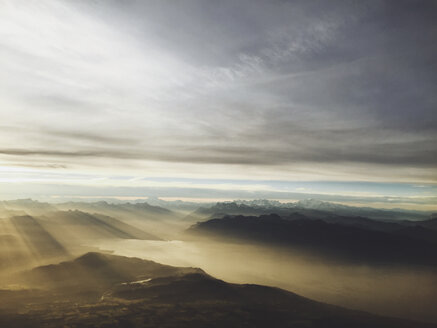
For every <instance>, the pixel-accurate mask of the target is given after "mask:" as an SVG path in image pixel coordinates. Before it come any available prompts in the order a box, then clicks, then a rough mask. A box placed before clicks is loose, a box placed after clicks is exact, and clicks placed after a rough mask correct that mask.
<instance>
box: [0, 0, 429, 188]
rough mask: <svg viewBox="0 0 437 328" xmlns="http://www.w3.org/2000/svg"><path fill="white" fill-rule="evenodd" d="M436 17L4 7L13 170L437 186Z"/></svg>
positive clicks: (308, 9)
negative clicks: (382, 181)
mask: <svg viewBox="0 0 437 328" xmlns="http://www.w3.org/2000/svg"><path fill="white" fill-rule="evenodd" d="M436 14H437V6H436V3H435V2H433V1H421V0H419V1H402V0H401V1H394V0H393V1H371V2H367V1H366V2H363V1H329V2H326V1H317V0H315V1H279V0H274V1H268V2H267V1H249V0H241V1H220V2H208V1H200V0H199V1H184V2H164V1H157V0H155V1H152V0H150V1H135V0H128V1H99V0H97V1H69V0H59V1H44V0H42V1H32V2H29V1H24V0H23V1H21V0H14V1H12V0H11V1H7V0H5V1H1V2H0V122H1V123H0V124H1V126H0V164H1V163H3V165H7V166H12V167H14V166H16V167H17V166H20V167H22V166H29V167H35V166H40V167H47V168H55V167H57V168H60V169H62V170H70V172H84V171H96V170H100V169H101V168H102V167H105V168H106V169H107V170H108V171H113V172H115V173H122V172H129V173H133V172H136V174H139V173H138V172H142V173H141V174H147V173H144V172H153V175H158V176H159V175H162V176H165V175H167V176H175V175H178V176H181V175H184V174H187V175H198V176H206V175H213V176H214V175H215V176H217V177H222V178H226V177H230V176H233V175H235V174H240V175H241V177H242V178H248V177H250V176H251V175H252V173H253V172H256V174H258V175H261V176H262V177H264V178H266V177H268V176H274V177H275V178H278V179H302V177H303V178H308V179H322V180H323V179H327V180H335V179H341V180H369V181H379V180H380V179H382V180H385V181H387V180H388V181H413V182H414V181H421V182H434V183H435V182H437V174H436V172H437V110H436V108H437V106H436V105H437V99H436V95H437V90H436V85H437V83H436V82H437V81H436V79H437V74H436V63H437V61H436V58H437V42H435V41H436V40H435V35H437V27H436V24H435V21H434V18H435V15H436ZM255 178H256V177H255Z"/></svg>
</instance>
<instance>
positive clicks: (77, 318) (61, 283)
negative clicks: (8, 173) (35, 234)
mask: <svg viewBox="0 0 437 328" xmlns="http://www.w3.org/2000/svg"><path fill="white" fill-rule="evenodd" d="M20 279H25V281H26V282H27V284H30V283H33V284H35V286H39V287H38V288H39V289H37V290H32V289H23V290H15V291H13V290H9V291H7V290H0V300H1V301H2V302H0V325H1V326H2V327H6V328H8V327H17V325H18V326H20V327H60V326H65V325H68V326H77V327H156V326H160V327H205V326H208V327H320V328H322V327H323V328H326V327H328V328H329V327H336V328H341V327H363V328H364V327H369V328H370V327H371V328H375V327H376V328H378V327H380V328H390V327H393V328H395V327H396V328H402V327H404V328H407V327H408V328H410V327H411V328H413V327H414V328H425V327H429V328H431V327H436V326H435V325H432V324H421V323H418V322H412V321H407V320H399V319H390V318H384V317H379V316H374V315H370V314H367V313H364V312H359V311H352V310H346V309H344V308H340V307H335V306H332V305H327V304H323V303H319V302H315V301H311V300H309V299H307V298H304V297H301V296H298V295H296V294H293V293H290V292H286V291H284V290H281V289H277V288H271V287H265V286H260V285H238V284H229V283H226V282H224V281H222V280H218V279H215V278H213V277H211V276H209V275H207V274H205V273H204V272H203V271H202V270H200V269H193V268H177V267H171V266H166V265H161V264H158V263H155V262H151V261H145V260H140V259H136V258H126V257H120V256H113V255H106V254H99V253H88V254H85V255H83V256H81V257H79V258H77V259H75V260H74V261H70V262H63V263H60V264H57V265H50V266H44V267H38V268H36V269H34V270H31V271H27V272H25V273H23V274H22V276H21V277H20V278H18V279H17V280H18V281H19V280H20ZM81 291H82V293H81ZM6 300H9V302H5V301H6ZM60 300H62V301H61V302H60ZM14 306H15V307H14Z"/></svg>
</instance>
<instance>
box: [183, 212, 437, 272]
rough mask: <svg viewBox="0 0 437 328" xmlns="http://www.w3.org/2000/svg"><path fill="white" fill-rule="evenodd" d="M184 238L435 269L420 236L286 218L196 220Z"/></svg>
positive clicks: (435, 251) (431, 247) (436, 261)
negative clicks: (276, 247)
mask: <svg viewBox="0 0 437 328" xmlns="http://www.w3.org/2000/svg"><path fill="white" fill-rule="evenodd" d="M187 235H188V236H194V237H207V238H215V239H222V240H226V241H232V242H249V243H263V244H265V245H270V246H282V247H288V248H293V249H298V250H306V251H310V252H312V253H314V254H317V255H320V256H329V257H335V258H339V259H345V260H347V261H358V262H370V263H382V264H386V263H399V264H402V263H403V264H408V265H411V264H416V265H428V266H429V265H430V266H436V265H437V246H436V244H434V243H431V242H428V241H426V240H422V239H421V238H411V237H410V236H408V235H402V234H399V233H391V232H385V231H375V230H370V229H364V228H361V227H354V226H345V225H341V224H330V223H326V222H325V221H323V220H308V219H296V220H289V219H284V218H281V217H280V216H278V215H276V214H271V215H262V216H259V217H255V216H241V215H239V216H225V217H223V218H221V219H212V220H208V221H206V222H199V223H197V224H195V225H193V226H192V227H191V228H189V229H188V230H187Z"/></svg>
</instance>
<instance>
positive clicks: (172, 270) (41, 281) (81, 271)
mask: <svg viewBox="0 0 437 328" xmlns="http://www.w3.org/2000/svg"><path fill="white" fill-rule="evenodd" d="M191 272H203V271H201V270H200V269H193V268H177V267H172V266H168V265H163V264H159V263H156V262H153V261H146V260H141V259H138V258H129V257H123V256H115V255H109V254H102V253H95V252H90V253H87V254H85V255H83V256H81V257H79V258H77V259H75V260H74V261H68V262H61V263H59V264H54V265H46V266H41V267H37V268H35V269H33V270H31V271H26V272H24V273H23V274H22V275H21V280H20V281H22V283H24V284H30V285H36V286H39V287H40V288H49V289H60V290H73V291H74V292H83V291H84V290H85V291H87V292H90V293H91V292H97V293H101V292H102V291H104V290H106V289H107V288H109V287H110V286H112V285H113V284H115V283H121V282H128V281H135V280H141V279H149V278H155V277H160V276H168V275H175V274H185V273H191Z"/></svg>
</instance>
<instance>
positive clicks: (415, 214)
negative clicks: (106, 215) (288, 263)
mask: <svg viewBox="0 0 437 328" xmlns="http://www.w3.org/2000/svg"><path fill="white" fill-rule="evenodd" d="M270 213H276V214H278V215H280V216H282V217H286V216H289V215H292V214H296V213H298V214H302V215H305V216H307V217H309V218H312V219H322V220H325V221H328V220H332V219H333V218H334V217H337V218H343V219H344V218H351V219H350V220H352V218H357V217H360V218H367V219H373V220H374V221H375V220H377V221H392V222H394V223H398V222H399V221H402V220H425V219H428V218H430V216H431V213H428V212H420V211H408V210H400V209H399V210H385V209H375V208H370V207H354V206H346V205H342V204H335V203H329V202H322V201H318V200H315V199H308V200H302V201H298V202H296V203H279V202H277V201H268V200H255V201H234V202H219V203H216V204H215V205H214V206H210V207H205V206H204V207H200V208H199V209H198V210H196V211H194V212H193V213H191V214H190V215H189V216H188V217H187V218H186V220H187V221H188V220H191V221H201V220H205V219H210V218H217V217H222V216H224V215H256V216H257V215H264V214H270ZM344 222H345V223H347V222H348V220H344Z"/></svg>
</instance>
